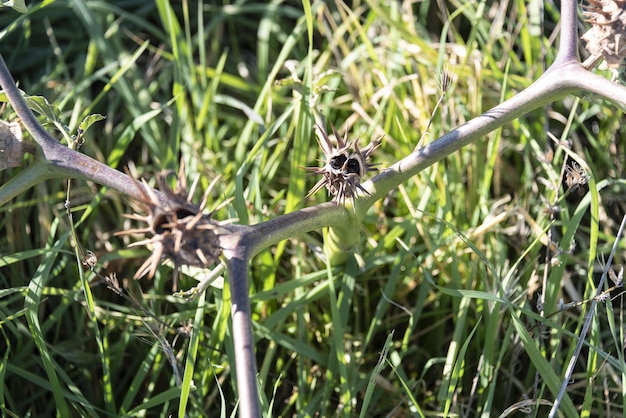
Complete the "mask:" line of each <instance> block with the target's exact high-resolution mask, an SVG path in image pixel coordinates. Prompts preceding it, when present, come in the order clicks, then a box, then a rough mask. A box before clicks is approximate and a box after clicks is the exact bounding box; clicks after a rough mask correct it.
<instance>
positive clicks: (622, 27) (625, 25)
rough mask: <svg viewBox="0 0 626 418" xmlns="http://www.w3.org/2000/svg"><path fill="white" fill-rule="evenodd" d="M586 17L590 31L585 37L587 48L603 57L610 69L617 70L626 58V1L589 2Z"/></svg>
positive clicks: (594, 54) (588, 0)
mask: <svg viewBox="0 0 626 418" xmlns="http://www.w3.org/2000/svg"><path fill="white" fill-rule="evenodd" d="M583 7H584V9H585V10H584V15H585V18H586V19H587V21H588V22H589V23H591V25H592V26H591V29H589V30H588V31H587V32H586V33H585V34H584V35H583V36H582V40H583V41H585V43H586V45H585V48H586V49H587V51H589V52H590V53H591V54H592V56H594V57H602V58H604V60H605V61H606V63H607V66H608V67H609V68H613V69H617V68H619V67H620V65H621V61H622V60H623V59H624V57H626V1H625V0H587V4H586V5H584V6H583Z"/></svg>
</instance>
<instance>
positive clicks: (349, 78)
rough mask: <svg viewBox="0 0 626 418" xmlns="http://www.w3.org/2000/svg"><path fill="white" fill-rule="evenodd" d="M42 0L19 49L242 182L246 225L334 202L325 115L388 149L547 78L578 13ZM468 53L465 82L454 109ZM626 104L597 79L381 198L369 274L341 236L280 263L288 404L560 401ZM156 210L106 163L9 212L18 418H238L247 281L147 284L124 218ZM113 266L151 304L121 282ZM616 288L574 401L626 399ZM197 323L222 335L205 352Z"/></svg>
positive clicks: (104, 153) (536, 406)
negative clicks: (580, 178) (444, 77)
mask: <svg viewBox="0 0 626 418" xmlns="http://www.w3.org/2000/svg"><path fill="white" fill-rule="evenodd" d="M304 4H307V2H306V1H305V2H304ZM28 6H29V8H30V10H31V11H30V12H29V13H28V14H25V15H20V14H18V13H16V12H14V11H12V10H10V9H8V8H3V9H1V10H0V52H1V53H2V56H3V57H4V59H5V60H6V62H7V64H8V66H9V68H10V69H11V71H12V74H13V76H14V78H15V79H16V80H17V81H18V82H19V86H20V88H21V89H22V90H24V91H25V92H26V93H27V94H29V95H40V96H43V97H45V98H46V99H47V100H48V101H49V103H50V104H51V106H53V109H54V110H55V112H56V117H57V118H58V120H59V121H61V123H62V125H64V126H66V127H67V130H68V132H69V133H70V134H73V135H76V134H77V133H78V132H77V128H78V126H79V124H80V122H81V121H82V120H83V119H84V118H85V117H86V116H88V115H90V114H102V115H104V116H105V117H106V119H105V120H103V121H100V122H97V123H96V124H94V125H93V126H92V127H91V128H90V129H89V130H88V131H86V132H85V133H84V135H83V137H84V144H83V145H82V147H81V151H82V152H84V153H85V154H88V155H90V156H92V157H94V158H96V159H98V160H100V161H103V162H106V163H107V164H109V165H110V166H112V167H116V168H118V169H120V170H123V169H125V168H127V169H128V170H129V172H130V173H131V174H132V175H133V176H134V177H136V178H139V177H144V178H146V179H147V180H148V181H149V182H150V184H152V185H154V184H155V176H154V174H155V173H158V172H161V171H163V170H177V169H178V167H179V164H180V163H181V161H182V162H183V163H184V165H185V167H186V170H187V175H188V176H189V177H194V176H196V175H200V178H201V180H200V186H201V187H200V189H204V188H206V187H208V185H209V184H210V182H211V181H212V180H213V179H215V178H216V177H217V176H220V181H219V182H217V184H216V186H215V188H214V191H213V193H212V196H213V199H214V204H213V207H215V206H217V205H218V204H219V203H221V202H223V201H226V200H228V199H232V201H231V202H230V203H229V204H228V205H227V206H226V207H225V208H224V209H221V210H220V211H218V213H217V214H216V216H217V217H218V218H220V219H228V218H237V219H238V222H240V223H242V224H252V223H257V222H261V221H263V220H267V219H270V218H273V217H276V216H278V215H280V214H283V213H286V212H291V211H293V210H296V209H298V208H301V207H304V206H309V205H314V204H316V203H318V202H322V201H326V200H328V197H327V196H325V193H323V192H320V193H318V194H317V195H315V196H313V197H311V198H309V199H308V200H306V199H305V198H304V196H305V195H306V192H307V190H308V188H310V187H311V186H312V185H313V184H314V183H315V182H316V179H315V178H313V177H310V176H307V175H306V172H305V170H302V169H301V167H303V166H313V165H316V164H318V161H317V160H318V159H319V158H321V150H320V149H319V148H318V146H317V143H316V140H315V136H314V131H313V128H312V121H313V116H314V115H318V116H320V115H321V116H322V117H323V118H325V120H326V121H328V123H333V124H335V125H336V126H337V128H338V130H339V131H340V132H344V131H346V132H348V135H349V137H350V138H356V137H360V138H361V140H362V141H363V142H365V143H367V142H369V140H370V139H371V138H373V137H378V136H381V135H384V138H383V145H382V146H381V148H379V149H378V150H377V151H376V153H375V154H374V155H373V160H374V161H375V162H379V163H381V164H380V169H384V168H385V167H386V166H388V165H390V164H391V163H393V162H394V161H396V160H397V159H399V158H401V157H403V156H405V155H407V154H409V153H410V152H411V151H412V150H413V149H415V147H416V146H418V144H419V143H420V141H423V142H422V143H424V142H429V141H432V140H434V139H435V138H437V137H439V136H440V135H442V134H443V133H445V132H447V131H449V130H450V129H452V128H454V127H456V126H459V125H461V124H463V123H464V122H465V121H467V120H469V119H470V118H472V117H473V116H476V115H479V114H480V113H482V112H484V111H486V110H488V109H489V108H490V107H492V106H493V105H495V104H497V103H499V102H500V101H502V100H503V99H506V98H508V97H510V96H511V95H514V94H515V93H516V92H518V91H520V90H522V89H523V88H524V87H526V86H528V85H529V84H530V83H531V82H532V80H534V79H536V78H538V77H539V76H540V75H541V73H542V71H543V70H544V69H545V68H546V66H547V65H548V64H549V63H550V62H552V60H553V58H554V56H555V54H556V47H555V42H556V41H557V39H558V37H557V33H558V32H557V29H556V28H557V24H558V21H559V13H558V7H557V6H556V5H555V4H554V3H553V2H552V1H546V2H537V1H530V2H527V1H521V0H510V1H490V2H478V1H447V2H444V1H437V2H429V1H423V2H420V1H409V0H407V1H392V2H378V1H354V2H347V3H344V2H343V1H335V2H331V1H328V2H313V3H312V5H311V7H312V10H313V13H314V16H315V21H314V25H313V27H312V28H309V29H308V28H307V27H306V21H305V19H304V11H303V2H299V1H276V0H274V1H269V2H253V1H243V0H242V1H236V2H234V1H233V2H230V1H228V0H224V1H190V0H182V1H169V0H155V1H148V2H146V1H137V0H112V1H82V0H50V1H44V2H31V3H29V4H28ZM542 7H543V10H541V8H542ZM542 13H543V14H542ZM582 26H583V25H582V23H581V27H582ZM310 41H312V42H310ZM581 54H584V52H581ZM307 63H308V64H310V68H312V72H306V71H305V69H306V68H307ZM444 68H447V71H448V73H449V74H450V76H451V78H452V81H453V83H452V86H451V88H450V89H449V90H448V91H447V93H446V95H445V97H444V99H443V101H442V103H441V106H440V107H439V108H438V110H437V111H436V112H435V105H436V103H437V101H438V99H439V97H440V95H441V89H440V78H441V74H442V69H444ZM610 76H611V74H610V73H607V77H610ZM433 113H434V119H433V123H432V125H430V127H429V125H428V121H429V119H430V117H431V115H432V114H433ZM12 115H13V114H12V110H11V108H10V107H4V108H3V111H2V119H3V120H6V121H10V120H13V118H14V117H13V116H12ZM41 120H42V121H43V122H45V123H47V125H46V126H48V127H49V128H50V131H51V132H52V133H53V134H54V135H56V136H58V137H59V139H60V140H61V138H62V137H63V136H62V135H61V133H60V132H58V131H55V128H54V125H53V124H52V123H51V121H50V120H46V119H41ZM622 120H623V114H622V112H621V110H619V109H617V108H616V107H614V106H613V105H611V104H610V103H607V102H603V101H602V100H599V99H594V98H592V97H570V98H568V99H567V100H564V101H563V102H559V103H555V104H554V105H553V106H549V107H546V108H545V109H542V110H540V111H536V112H533V113H532V114H529V115H527V116H526V117H525V118H521V119H519V120H517V121H516V122H515V123H512V124H511V125H510V126H507V127H505V128H503V129H501V130H498V131H497V132H494V133H492V134H490V135H489V136H488V137H486V138H484V140H482V141H479V142H477V143H475V144H472V145H470V146H468V147H466V148H464V149H463V150H461V151H460V152H458V153H456V154H454V155H452V156H450V157H449V158H446V159H445V160H444V161H442V162H440V163H437V164H435V165H433V166H432V167H430V168H429V169H427V170H425V171H424V172H422V173H421V174H420V175H419V176H416V177H415V178H413V179H412V180H411V181H410V182H408V183H406V184H404V185H403V186H402V187H400V188H399V189H398V190H396V191H394V192H393V193H391V194H390V195H388V196H387V197H386V198H385V199H384V200H383V201H381V202H379V203H378V204H376V205H375V206H374V208H373V209H372V210H371V211H370V213H369V215H368V216H367V217H366V219H365V222H364V225H363V226H362V228H361V231H354V233H355V234H357V233H360V234H361V237H362V239H361V244H360V246H359V248H358V254H357V257H356V258H355V259H353V260H350V261H348V263H347V264H346V265H345V266H342V267H337V268H334V269H332V270H328V269H327V268H326V264H325V262H324V261H323V260H321V259H320V257H319V253H320V251H319V249H320V245H321V240H322V235H321V231H320V233H311V234H308V235H306V236H300V237H294V238H293V239H292V240H290V241H289V242H283V243H281V244H280V245H278V246H276V247H274V248H271V249H268V250H266V251H264V252H263V253H261V254H260V255H258V256H257V257H256V258H255V259H254V260H253V265H252V266H251V271H252V276H251V277H252V283H251V289H250V292H251V298H252V304H253V306H252V308H253V320H254V335H255V337H256V339H257V345H256V349H257V362H258V367H259V374H258V379H259V382H260V388H261V392H262V394H261V396H262V402H263V404H262V406H263V410H264V411H265V413H266V415H267V416H323V417H326V416H356V415H361V416H394V417H400V416H441V415H443V416H479V415H481V416H498V415H500V414H503V415H509V416H522V415H524V416H545V414H546V411H547V410H548V409H549V403H550V402H552V401H553V400H554V397H555V391H554V382H557V384H558V382H559V379H560V378H559V376H562V375H563V372H564V369H565V367H566V366H567V364H568V362H569V361H570V358H571V355H572V351H573V347H574V346H575V344H576V342H577V333H578V332H579V331H580V328H581V324H582V321H583V319H584V316H585V315H586V314H587V313H588V312H587V308H588V306H589V303H583V304H576V305H574V306H572V307H569V309H562V308H563V307H564V306H563V304H564V303H569V302H572V301H582V300H585V299H587V298H589V297H590V296H591V295H593V293H594V289H595V287H594V284H595V283H597V279H598V277H599V272H600V271H601V269H602V260H603V259H604V258H606V256H607V255H608V252H609V251H610V248H611V246H612V245H613V243H614V241H615V234H616V231H617V228H618V225H619V222H620V220H621V218H622V216H623V215H624V213H626V210H625V209H626V202H625V199H624V188H625V183H624V181H623V178H624V167H623V163H624V161H625V156H626V155H625V153H626V151H625V150H626V132H625V131H624V129H623V127H622V125H623V124H622ZM564 144H567V146H564ZM566 147H567V148H571V150H572V151H573V152H574V153H575V154H576V155H577V156H578V158H579V159H580V160H582V161H584V162H585V163H586V164H587V166H588V168H589V169H588V170H587V171H586V174H588V175H589V176H591V182H592V183H593V185H594V187H593V188H592V190H593V191H595V190H596V189H595V187H596V186H595V185H596V184H597V190H598V192H597V193H598V195H597V196H598V197H599V200H597V201H596V200H592V199H590V194H588V193H587V192H588V190H587V188H586V187H578V188H574V189H575V190H570V191H569V192H567V189H568V186H567V185H566V184H565V182H564V181H563V178H564V176H563V172H565V171H567V170H566V168H565V167H566V166H568V167H570V169H569V170H572V168H574V169H575V168H576V167H577V166H574V165H573V164H572V162H571V161H567V154H566V152H565V151H564V148H566ZM24 164H25V165H26V164H28V161H25V162H24ZM18 170H19V168H17V169H9V170H5V171H3V172H1V173H0V183H4V182H6V181H7V179H9V178H10V177H11V176H12V175H14V174H15V173H16V172H17V171H18ZM201 192H202V190H200V191H199V192H198V195H200V194H201ZM66 199H67V200H69V202H70V203H69V207H70V211H71V215H72V216H71V220H70V217H68V214H67V213H66V207H65V206H66ZM137 210H139V207H138V206H137V205H136V204H135V203H133V202H131V201H129V200H128V199H125V198H124V197H123V196H120V195H119V194H117V193H113V192H111V191H107V190H105V189H103V188H101V187H99V186H97V185H94V184H90V183H86V182H77V181H75V182H72V183H71V188H70V189H69V199H68V183H67V182H65V181H57V180H51V181H47V182H45V183H42V184H40V185H38V186H37V187H35V188H33V189H32V190H26V191H24V193H23V194H22V195H20V196H19V197H18V198H16V199H14V200H13V201H12V202H11V203H10V204H7V205H5V206H4V207H2V208H0V213H1V216H0V231H1V232H0V288H1V289H0V297H1V298H2V299H1V303H0V331H1V333H0V378H1V379H2V384H0V409H1V411H2V415H3V416H7V417H23V416H54V415H58V416H169V415H174V414H178V415H179V416H183V415H184V414H186V415H188V416H230V415H232V414H234V413H236V407H237V405H236V402H237V394H236V390H235V387H236V382H235V377H234V373H233V368H232V366H233V365H232V364H231V363H230V361H229V358H232V344H231V336H230V328H229V320H230V317H229V313H230V311H229V309H230V306H229V291H228V286H223V285H222V282H220V281H217V282H215V283H213V286H211V287H209V288H208V290H207V291H206V293H205V294H203V295H201V296H196V297H189V295H187V296H181V295H176V294H175V295H172V290H171V289H172V269H171V268H170V267H168V266H163V267H161V268H160V269H159V271H158V273H157V274H156V277H155V278H154V280H152V281H147V280H145V279H144V280H141V281H135V280H133V279H132V277H133V274H134V272H135V271H136V269H137V268H138V266H139V265H141V263H142V262H143V260H144V259H145V257H146V256H147V255H148V251H147V250H145V249H141V248H139V247H129V245H130V244H131V243H132V242H133V237H129V236H117V235H115V233H116V232H118V231H123V230H128V229H131V228H134V227H136V225H135V223H134V222H133V221H131V220H128V219H126V218H124V214H128V213H132V212H134V211H137ZM594 211H595V212H594ZM589 213H597V214H598V216H597V217H592V216H590V215H589ZM72 234H74V237H75V238H71V236H72ZM73 242H77V243H78V244H79V248H81V249H82V251H84V252H86V251H92V252H93V253H94V254H95V256H96V257H97V260H98V261H97V266H96V267H95V269H94V271H95V272H97V273H98V274H94V272H93V271H91V270H90V269H88V268H87V267H86V266H84V265H83V264H82V263H81V259H80V257H78V258H77V257H76V255H75V253H74V250H73V249H72V243H73ZM625 247H626V246H625V245H624V243H623V241H622V243H621V244H620V245H619V251H618V252H617V254H616V260H615V264H616V265H618V266H619V265H621V264H622V263H623V262H624V255H625V252H624V249H625ZM111 274H115V275H116V276H117V278H118V279H119V281H120V284H121V286H122V287H123V288H124V290H125V293H124V294H125V295H126V296H125V297H123V296H121V295H120V294H117V293H115V292H114V291H112V290H111V289H110V288H109V287H108V286H107V285H106V283H105V282H104V281H103V276H107V275H111ZM87 282H88V283H89V286H88V287H89V288H90V290H91V294H92V298H91V297H90V296H89V292H85V284H86V283H87ZM594 282H595V283H594ZM196 284H197V282H196V280H195V279H194V278H192V277H183V278H182V280H181V282H180V283H179V287H180V288H181V289H183V290H188V289H190V288H192V287H193V286H194V285H196ZM542 293H543V294H544V296H545V304H544V305H543V309H544V310H545V312H544V313H545V315H544V316H547V315H550V314H553V313H556V314H555V315H553V316H550V317H549V318H548V319H545V318H542V317H540V316H539V315H538V313H539V312H540V311H541V308H542V307H540V306H538V301H539V300H540V296H539V295H540V294H542ZM86 295H87V296H86ZM610 296H611V299H608V300H607V301H606V303H604V304H600V305H598V307H597V310H596V311H595V312H592V313H593V314H594V315H595V317H594V321H593V325H592V330H591V333H590V335H589V336H588V339H589V341H588V344H587V345H586V346H585V348H584V350H583V353H582V356H581V358H580V359H579V360H578V363H577V366H576V372H575V376H574V380H573V381H572V382H571V384H570V386H569V388H568V392H567V393H568V398H567V399H566V401H565V402H564V405H563V409H562V413H563V415H565V416H578V414H581V415H584V414H585V413H588V414H591V415H592V416H596V417H613V416H622V414H623V411H624V409H625V408H624V407H625V403H626V396H625V395H626V394H625V391H626V389H625V385H624V380H625V377H626V365H625V363H624V359H623V355H624V334H623V322H624V318H623V297H622V295H621V291H617V290H616V291H614V292H613V293H611V294H610ZM190 327H196V328H198V327H201V329H202V330H203V332H202V334H201V339H200V341H199V344H198V345H197V346H194V347H190V346H189V343H190V341H189V339H188V338H187V336H188V331H189V329H190ZM238 366H239V365H238ZM189 367H195V369H194V373H193V381H189V380H185V381H183V380H182V379H181V376H182V375H183V372H184V370H185V368H189ZM181 399H183V400H184V401H181ZM570 399H571V402H570V401H569V400H570Z"/></svg>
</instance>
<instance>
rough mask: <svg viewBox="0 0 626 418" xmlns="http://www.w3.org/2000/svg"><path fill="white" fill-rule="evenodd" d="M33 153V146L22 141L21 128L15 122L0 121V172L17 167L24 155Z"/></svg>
mask: <svg viewBox="0 0 626 418" xmlns="http://www.w3.org/2000/svg"><path fill="white" fill-rule="evenodd" d="M27 152H30V153H34V152H35V146H34V145H33V144H29V143H27V142H24V141H22V128H21V127H20V124H19V123H17V122H11V123H7V122H5V121H2V120H0V171H2V170H5V169H7V168H9V167H19V166H20V165H21V164H22V158H23V157H24V154H25V153H27Z"/></svg>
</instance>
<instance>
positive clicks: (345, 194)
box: [305, 124, 380, 204]
mask: <svg viewBox="0 0 626 418" xmlns="http://www.w3.org/2000/svg"><path fill="white" fill-rule="evenodd" d="M316 126H317V128H318V131H319V134H318V138H317V142H318V143H319V145H320V147H321V148H322V152H323V153H324V157H325V159H324V160H322V161H323V162H324V166H323V167H305V169H306V170H308V171H310V172H311V173H313V174H321V175H322V179H321V180H320V181H318V182H317V183H316V184H315V186H313V187H312V188H311V190H309V193H308V194H307V195H306V197H309V196H311V195H313V194H314V193H316V192H317V191H319V190H320V189H322V188H323V187H326V189H327V190H328V192H329V193H330V194H331V195H332V196H333V200H335V201H336V202H337V204H339V203H345V200H346V198H349V199H352V200H353V201H354V199H355V198H356V196H357V193H358V191H361V192H363V193H365V194H369V193H368V192H367V190H365V188H363V186H361V179H362V178H363V176H365V174H366V173H367V172H368V171H371V170H372V169H373V167H374V166H375V165H376V164H370V163H368V162H367V159H368V157H369V156H370V154H371V153H372V152H373V151H374V150H375V149H376V148H378V147H379V146H380V138H378V139H375V140H373V141H372V142H370V144H369V145H368V146H367V147H365V148H363V149H360V148H359V144H358V142H359V139H358V138H357V139H355V140H354V142H347V133H346V134H345V135H344V137H343V138H342V137H341V136H340V135H339V134H338V133H337V131H336V129H335V127H334V126H331V128H332V130H333V134H334V136H335V139H336V142H337V146H334V145H333V142H332V141H331V139H330V138H329V136H328V134H327V133H326V131H325V130H324V128H322V127H321V126H320V125H317V124H316Z"/></svg>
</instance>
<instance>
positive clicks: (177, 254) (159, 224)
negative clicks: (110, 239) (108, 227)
mask: <svg viewBox="0 0 626 418" xmlns="http://www.w3.org/2000/svg"><path fill="white" fill-rule="evenodd" d="M167 178H168V175H167V174H161V175H159V176H158V177H157V182H158V185H159V188H160V189H161V192H162V193H163V197H161V198H160V199H159V198H158V197H157V196H156V195H155V193H154V192H153V191H152V189H151V188H150V187H149V186H148V185H147V183H146V182H145V180H142V182H143V186H144V187H141V185H139V183H137V186H138V187H139V188H140V189H141V192H142V194H143V199H142V202H141V203H142V204H143V205H144V206H145V207H146V210H147V212H148V214H147V215H138V214H132V215H126V217H128V218H130V219H134V220H137V221H140V222H145V223H146V224H147V226H146V227H144V228H137V229H131V230H127V231H121V232H118V233H117V234H118V235H128V234H140V235H145V236H146V237H147V238H146V239H144V240H141V241H138V242H135V243H133V244H131V246H138V245H149V246H151V247H152V248H151V249H152V255H151V256H150V257H149V258H148V259H147V260H146V261H145V262H144V263H143V264H142V265H141V267H139V269H138V270H137V272H136V273H135V279H139V278H141V277H143V276H146V275H147V276H148V278H152V277H153V276H154V274H155V273H156V270H157V267H158V266H159V264H160V262H161V261H162V260H171V261H172V262H173V263H174V266H175V269H174V284H173V286H172V288H173V290H177V287H178V285H177V282H178V269H179V268H180V267H181V266H184V265H186V266H195V267H209V266H211V265H213V264H215V263H217V262H218V261H219V256H220V255H221V253H222V248H221V246H220V239H219V236H220V235H221V234H224V233H227V231H225V230H224V228H223V226H224V225H226V224H228V223H230V222H231V221H224V222H218V221H215V220H214V219H212V215H213V213H214V212H215V211H216V210H218V209H219V208H220V207H221V206H219V207H218V208H216V209H215V211H213V212H210V213H203V211H204V209H205V208H206V205H207V200H208V195H209V193H210V191H211V189H212V187H213V186H214V185H215V183H216V182H217V179H215V180H214V181H213V182H212V183H211V185H210V186H209V188H208V189H207V190H206V192H205V193H204V196H203V197H202V200H201V202H200V203H199V204H194V203H192V202H191V199H192V197H193V194H194V191H195V189H196V186H197V184H198V180H199V178H196V179H195V180H194V182H193V183H192V185H191V188H190V189H189V190H187V180H186V177H185V173H184V167H183V165H182V164H181V169H180V172H179V174H178V176H177V177H176V186H175V188H174V189H172V188H171V187H170V186H169V185H168V184H167V181H166V180H167Z"/></svg>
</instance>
